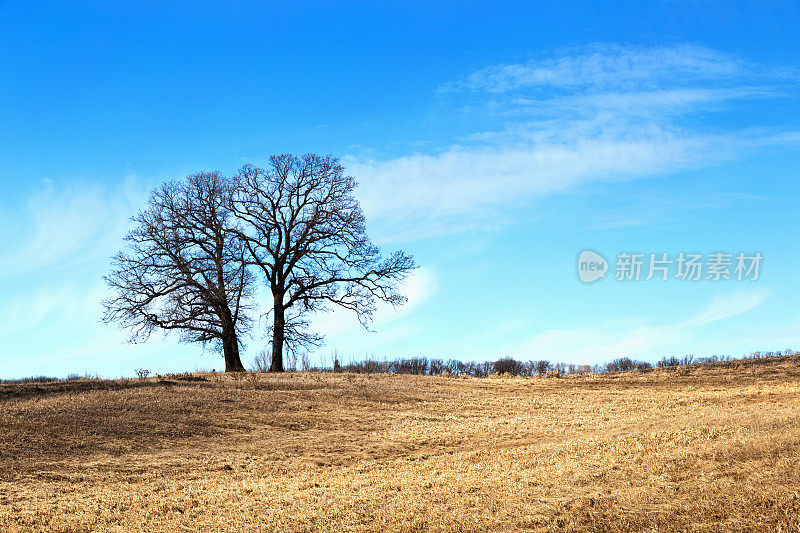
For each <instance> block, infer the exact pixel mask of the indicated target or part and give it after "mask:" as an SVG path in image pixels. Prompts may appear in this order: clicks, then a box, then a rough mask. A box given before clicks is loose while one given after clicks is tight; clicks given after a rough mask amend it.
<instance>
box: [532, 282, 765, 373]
mask: <svg viewBox="0 0 800 533" xmlns="http://www.w3.org/2000/svg"><path fill="white" fill-rule="evenodd" d="M766 297H767V295H766V293H765V292H764V291H760V290H756V291H752V292H734V293H728V294H722V295H719V296H717V297H715V298H714V299H713V300H712V301H711V302H710V303H709V304H708V306H707V307H706V308H705V309H704V310H703V311H701V312H699V313H697V314H695V315H693V316H691V317H689V318H688V319H686V320H681V321H678V322H675V323H672V324H666V325H663V324H653V323H648V322H646V321H643V320H642V319H641V318H640V317H635V318H629V319H616V320H609V321H606V322H604V323H601V324H594V325H592V326H587V327H582V328H574V329H552V330H547V331H543V332H542V333H539V334H537V335H535V336H533V337H532V338H530V339H528V340H527V341H525V342H524V343H523V344H522V345H521V346H520V348H519V350H518V351H517V353H519V354H520V356H521V357H523V358H526V359H551V360H553V361H563V362H570V363H597V362H602V361H608V360H610V359H613V358H617V357H638V358H650V357H652V356H656V355H664V354H680V353H699V351H700V350H702V349H703V343H702V342H701V341H702V340H703V339H702V338H701V335H700V332H706V333H707V331H708V330H707V329H703V326H708V325H709V324H713V323H716V322H720V321H723V320H725V319H728V318H732V317H735V316H738V315H741V314H744V313H746V312H748V311H750V310H752V309H754V308H755V307H757V306H759V305H760V304H761V303H763V302H764V301H765V300H766ZM721 346H722V345H721V344H720V343H719V342H717V343H715V347H716V348H717V349H718V348H719V347H721Z"/></svg>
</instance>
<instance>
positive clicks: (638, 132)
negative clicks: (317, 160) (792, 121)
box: [345, 45, 800, 240]
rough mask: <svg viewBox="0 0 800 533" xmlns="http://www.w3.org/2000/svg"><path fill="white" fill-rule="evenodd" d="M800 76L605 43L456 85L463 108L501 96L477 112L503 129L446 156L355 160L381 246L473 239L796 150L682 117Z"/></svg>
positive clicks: (770, 92) (780, 90)
mask: <svg viewBox="0 0 800 533" xmlns="http://www.w3.org/2000/svg"><path fill="white" fill-rule="evenodd" d="M798 79H800V78H798V77H797V75H796V74H795V73H794V72H793V71H790V70H788V69H775V68H766V67H762V66H758V65H753V64H748V63H746V62H744V61H741V60H738V59H736V58H734V57H731V56H728V55H725V54H722V53H719V52H716V51H713V50H709V49H706V48H701V47H696V46H690V45H684V46H676V47H664V48H653V49H644V48H623V47H614V46H604V47H603V46H596V47H594V49H593V50H591V51H590V52H589V53H582V54H578V55H559V56H556V57H554V58H551V59H546V60H542V61H538V62H530V63H528V64H525V65H498V66H494V67H489V68H487V69H483V70H481V71H479V72H476V73H474V74H473V75H471V76H469V77H468V78H467V79H466V80H465V81H462V82H456V83H451V84H448V85H447V86H446V90H443V92H444V93H446V97H448V98H455V99H456V100H458V99H461V98H471V97H472V96H474V94H477V95H478V96H477V97H478V98H481V97H482V96H483V95H488V94H491V99H490V100H488V101H485V102H479V103H478V104H474V103H472V104H470V106H469V108H468V112H469V113H473V114H476V115H480V116H481V117H483V118H487V117H488V118H490V119H491V118H492V117H493V118H494V119H496V120H500V123H501V126H500V127H498V128H496V129H491V130H486V129H482V130H479V131H474V132H471V133H470V134H467V135H465V136H462V138H461V140H460V141H459V142H458V143H453V144H451V145H450V146H448V147H445V148H443V149H441V150H440V151H438V152H436V153H428V154H423V153H418V154H413V155H408V156H403V157H397V158H394V159H388V160H378V159H369V158H364V157H349V158H346V161H345V162H346V164H347V166H348V170H349V171H350V172H352V173H353V174H354V175H355V176H357V177H358V178H359V181H360V183H361V186H360V192H359V194H360V196H361V198H362V202H363V205H364V209H365V212H366V214H367V216H368V218H369V220H370V223H371V227H373V228H376V229H377V232H378V234H379V236H380V238H381V239H382V240H392V239H405V240H413V239H415V238H424V237H428V236H431V235H438V234H445V233H449V232H454V231H463V230H466V229H471V228H474V227H476V226H480V225H485V224H486V223H487V221H492V220H496V217H497V216H498V214H499V213H502V212H504V211H506V210H507V208H508V207H509V206H512V207H513V206H521V205H525V203H526V202H529V201H530V200H531V199H534V198H540V197H543V196H548V195H552V194H561V193H566V192H569V191H574V190H578V189H581V188H583V187H585V186H589V185H591V184H593V183H598V182H604V181H620V180H630V179H638V178H642V177H650V176H656V175H665V174H667V173H670V172H674V171H678V170H684V169H694V168H703V167H704V166H707V165H712V164H716V163H719V162H721V161H726V160H732V159H735V158H739V157H743V156H746V155H748V154H750V153H753V152H754V151H755V150H758V149H762V148H764V147H770V146H781V145H787V144H789V145H794V144H797V143H798V140H799V139H800V137H799V136H798V134H797V133H796V132H783V131H768V130H757V129H753V128H750V129H747V130H734V131H719V130H716V131H715V130H714V129H712V128H701V127H698V126H694V127H691V128H690V127H687V126H686V125H685V123H684V122H683V121H678V120H676V119H677V118H680V117H682V116H684V115H685V114H687V113H693V112H697V111H699V110H704V109H709V108H714V107H715V106H720V105H724V104H727V103H731V102H734V101H736V100H741V99H745V98H748V99H752V98H774V97H784V96H787V95H789V94H790V93H791V92H792V91H793V90H794V85H795V84H796V82H797V80H798ZM542 87H545V88H547V91H541V90H539V89H541V88H542ZM465 92H470V94H471V95H472V96H470V95H465V94H464V93H465ZM691 123H692V124H696V123H697V121H696V120H694V121H692V122H691Z"/></svg>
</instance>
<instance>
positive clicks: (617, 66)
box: [440, 44, 797, 93]
mask: <svg viewBox="0 0 800 533" xmlns="http://www.w3.org/2000/svg"><path fill="white" fill-rule="evenodd" d="M796 76H797V72H796V71H794V70H791V69H784V68H781V69H776V68H765V67H762V66H758V65H752V64H749V63H747V62H745V61H742V60H741V59H738V58H736V57H733V56H731V55H728V54H724V53H722V52H719V51H716V50H712V49H709V48H704V47H701V46H694V45H689V44H684V45H678V46H670V47H656V48H642V47H622V46H617V45H601V44H595V45H592V46H591V47H589V48H587V49H583V50H580V49H578V50H563V51H562V52H561V53H560V54H558V55H556V56H555V57H551V58H546V59H542V60H532V61H529V62H527V63H519V64H501V65H492V66H489V67H486V68H484V69H481V70H479V71H477V72H475V73H473V74H471V75H470V76H468V77H467V79H466V80H463V81H458V82H450V83H447V84H445V85H443V86H442V87H441V88H440V92H452V91H459V90H484V91H489V92H494V93H503V92H508V91H513V90H518V89H524V88H541V87H547V88H562V89H563V88H575V87H581V88H589V89H592V90H600V89H606V88H620V87H623V88H624V87H631V86H636V87H640V86H655V85H658V84H663V83H665V82H676V81H677V82H686V81H687V80H691V81H701V80H702V81H716V80H730V79H740V78H745V77H747V78H752V77H770V78H774V77H789V78H791V77H796Z"/></svg>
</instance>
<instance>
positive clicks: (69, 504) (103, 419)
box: [0, 356, 800, 531]
mask: <svg viewBox="0 0 800 533" xmlns="http://www.w3.org/2000/svg"><path fill="white" fill-rule="evenodd" d="M187 377H189V376H168V377H151V378H147V379H143V380H138V379H135V380H118V381H103V380H73V381H67V382H56V383H6V384H2V385H0V428H2V431H0V464H2V466H3V468H2V471H0V531H17V530H19V531H36V530H56V531H57V530H62V531H89V530H97V529H103V530H119V531H139V530H142V531H144V530H150V531H152V530H166V529H170V530H180V529H183V530H187V531H191V530H207V531H220V530H225V531H236V530H245V529H261V530H265V531H271V530H287V531H288V530H311V529H330V528H335V529H348V530H416V529H428V530H442V531H452V530H454V529H462V530H485V529H492V530H497V529H505V530H519V529H533V530H556V529H564V528H568V529H573V530H579V531H580V530H585V531H589V530H592V531H595V530H604V529H605V530H617V529H619V528H635V529H644V528H654V529H657V530H671V529H681V530H686V529H689V530H702V531H715V530H719V529H721V528H722V529H728V530H745V529H762V528H769V529H778V528H779V527H781V528H782V530H784V531H785V530H796V529H797V528H798V527H800V492H798V487H800V452H798V449H800V448H799V445H800V358H798V357H796V356H795V357H780V358H772V359H763V360H757V361H739V362H728V363H718V364H708V365H696V366H692V367H681V368H677V369H658V370H653V371H650V372H628V373H619V374H608V375H587V376H571V377H568V378H559V379H556V378H552V379H551V378H504V377H491V378H485V379H478V378H466V379H462V378H447V377H426V376H402V375H385V374H382V375H354V374H330V373H327V374H317V373H289V374H285V375H268V374H248V375H239V376H231V375H222V374H197V375H193V376H191V379H193V381H188V380H187Z"/></svg>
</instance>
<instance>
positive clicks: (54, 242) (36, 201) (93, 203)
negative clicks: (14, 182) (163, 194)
mask: <svg viewBox="0 0 800 533" xmlns="http://www.w3.org/2000/svg"><path fill="white" fill-rule="evenodd" d="M144 197H145V191H144V189H143V188H142V187H141V186H140V185H138V184H136V182H135V181H134V180H133V179H132V178H129V179H128V180H126V181H125V182H124V183H123V185H122V186H120V187H118V188H116V189H115V190H108V189H106V188H104V187H101V186H97V185H84V186H73V187H69V188H59V187H57V186H56V185H54V184H53V183H52V181H50V182H49V183H45V186H44V187H43V188H42V189H41V190H40V191H38V192H37V193H36V194H34V195H33V196H32V197H31V199H30V200H29V202H28V206H27V211H26V212H23V213H20V214H18V215H17V218H16V219H15V220H14V221H13V224H12V223H7V224H6V225H5V231H4V232H3V235H2V240H3V242H4V243H5V246H4V248H3V249H2V250H0V277H3V276H10V275H14V274H29V273H32V272H37V271H41V270H44V269H47V268H51V269H53V268H55V269H58V270H61V269H63V268H65V267H66V266H69V265H72V264H73V263H75V262H81V263H87V262H90V261H93V260H103V261H104V262H105V260H107V259H108V257H109V256H110V255H111V254H113V253H114V251H115V250H116V249H117V248H118V247H119V245H120V243H121V239H122V236H123V235H124V234H125V232H126V230H127V228H128V219H129V218H130V216H131V215H132V214H133V213H134V211H135V210H136V209H137V208H138V206H139V205H141V203H142V200H143V199H144ZM6 216H10V215H8V214H7V215H6Z"/></svg>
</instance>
